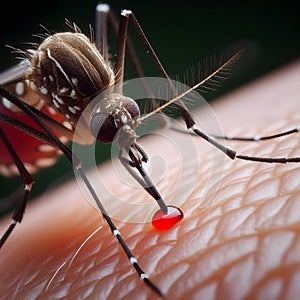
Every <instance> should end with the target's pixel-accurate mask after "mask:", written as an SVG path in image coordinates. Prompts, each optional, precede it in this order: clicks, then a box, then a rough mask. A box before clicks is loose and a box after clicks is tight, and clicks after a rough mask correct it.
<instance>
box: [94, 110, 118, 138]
mask: <svg viewBox="0 0 300 300" xmlns="http://www.w3.org/2000/svg"><path fill="white" fill-rule="evenodd" d="M90 129H91V133H92V135H93V136H94V138H96V139H97V140H98V141H99V142H101V143H104V144H111V143H112V142H113V141H114V138H115V136H116V134H117V132H118V129H117V127H116V125H115V120H114V117H113V116H112V115H110V114H106V113H98V114H95V115H94V116H93V117H92V119H91V122H90Z"/></svg>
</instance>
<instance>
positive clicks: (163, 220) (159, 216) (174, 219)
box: [152, 205, 183, 231]
mask: <svg viewBox="0 0 300 300" xmlns="http://www.w3.org/2000/svg"><path fill="white" fill-rule="evenodd" d="M167 208H168V212H167V213H165V212H163V211H162V210H161V209H160V210H158V211H157V212H156V213H155V214H154V215H153V218H152V226H153V227H154V229H156V230H158V231H166V230H169V229H170V228H172V227H173V226H174V225H176V224H177V223H178V222H179V221H180V220H181V219H182V218H183V212H182V211H181V210H180V209H179V208H178V207H176V206H173V205H169V206H167Z"/></svg>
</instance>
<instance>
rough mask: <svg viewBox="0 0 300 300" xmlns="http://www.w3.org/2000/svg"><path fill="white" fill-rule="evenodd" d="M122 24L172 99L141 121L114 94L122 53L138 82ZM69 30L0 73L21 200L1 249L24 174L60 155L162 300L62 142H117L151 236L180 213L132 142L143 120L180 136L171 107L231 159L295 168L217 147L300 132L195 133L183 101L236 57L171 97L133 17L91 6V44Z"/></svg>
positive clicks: (2, 110) (5, 148)
mask: <svg viewBox="0 0 300 300" xmlns="http://www.w3.org/2000/svg"><path fill="white" fill-rule="evenodd" d="M129 23H131V24H132V25H133V27H134V28H135V30H136V32H137V34H138V36H139V37H140V39H141V41H142V43H143V44H144V47H145V50H146V52H147V53H148V54H149V55H150V57H151V59H152V61H153V63H154V65H155V66H156V68H157V70H158V72H159V73H160V75H161V76H162V78H164V79H166V80H167V82H168V83H169V84H168V88H169V89H170V93H171V94H172V95H173V96H172V98H171V100H169V101H166V102H165V103H163V104H161V103H160V104H159V105H156V107H155V106H154V108H153V109H152V110H151V111H149V112H148V113H147V114H145V115H143V116H142V115H141V113H140V109H139V106H138V105H137V103H136V102H135V101H134V100H133V99H131V98H129V97H126V96H124V95H123V94H122V88H121V86H122V83H123V81H124V63H125V53H126V54H127V55H128V57H129V60H130V61H131V63H132V65H133V67H134V69H135V72H136V74H137V76H138V77H140V78H143V77H144V73H143V71H142V69H141V67H140V64H139V61H138V59H137V56H136V55H135V50H134V47H133V45H132V43H131V41H130V39H129V38H128V37H127V31H128V25H129ZM108 26H111V27H112V28H113V29H114V31H115V32H116V35H117V49H116V59H115V62H114V63H112V62H110V61H109V55H108V47H107V27H108ZM71 27H72V29H73V30H71V32H61V33H56V34H48V36H47V37H46V38H45V39H44V40H43V41H42V43H41V44H40V45H39V46H38V47H37V48H36V49H30V50H28V51H27V52H26V58H24V59H23V60H22V61H21V62H20V63H19V64H18V65H17V66H14V67H13V68H10V69H9V70H7V71H4V72H2V73H1V74H0V84H1V85H0V95H1V96H2V98H1V99H0V100H1V102H0V151H1V156H0V170H1V173H2V174H3V175H6V176H10V175H13V174H16V175H18V176H20V177H21V179H22V181H23V183H24V192H23V197H22V198H21V199H20V201H19V204H18V206H17V208H16V209H15V211H14V213H13V216H12V221H11V223H10V225H9V226H8V228H7V230H6V231H5V232H4V234H3V235H2V237H1V240H0V247H2V246H3V245H4V244H5V241H6V240H7V238H8V237H9V236H10V234H11V233H12V232H13V229H14V228H15V226H16V224H17V223H21V221H22V218H23V214H24V211H25V208H26V204H27V201H28V197H29V195H30V192H31V189H32V186H33V184H34V180H33V177H32V175H31V174H33V173H35V172H37V171H38V170H39V169H40V168H42V167H47V166H49V165H51V164H54V163H55V160H56V157H57V155H58V151H59V152H61V153H62V154H63V155H64V156H65V157H66V159H67V160H68V161H69V162H70V163H71V164H73V166H75V169H76V170H77V172H78V174H79V176H80V177H81V178H82V180H83V182H84V184H85V185H86V187H87V189H88V191H89V193H90V194H91V196H92V197H93V199H94V201H95V202H96V204H97V206H98V208H99V210H100V212H101V214H102V216H103V218H104V219H105V221H106V222H107V223H108V226H109V228H110V230H111V232H112V234H113V235H114V236H115V238H116V239H117V240H118V242H119V244H120V246H121V247H122V249H123V250H124V252H125V254H126V255H127V257H128V259H129V261H130V263H131V264H132V266H133V267H134V269H135V270H136V272H137V274H138V276H139V277H140V278H141V279H142V280H143V282H144V283H145V284H146V285H147V286H148V287H149V288H150V289H151V290H152V291H154V292H155V293H156V294H158V295H160V296H163V293H162V291H161V290H160V288H159V287H158V286H157V285H156V284H155V283H153V282H152V281H151V280H150V279H149V277H148V276H147V275H146V273H145V272H144V271H143V269H142V267H141V266H140V265H139V263H138V261H137V259H136V258H135V256H134V255H133V253H132V252H131V250H130V249H129V247H128V246H127V244H126V242H125V240H124V239H123V237H122V236H121V233H120V232H119V230H118V229H117V227H116V226H115V225H114V222H113V221H112V219H111V217H110V216H109V215H108V213H107V211H106V210H105V207H104V206H103V204H102V202H101V201H100V199H99V197H98V195H97V193H96V192H95V190H94V188H93V186H92V184H91V182H90V181H89V179H88V177H87V175H86V172H85V170H84V166H83V165H82V162H81V161H80V159H79V158H78V157H77V156H76V155H75V154H74V153H73V152H72V150H71V149H70V148H69V147H68V146H67V142H68V141H73V142H76V143H79V144H89V143H91V142H93V141H94V140H97V141H99V142H101V143H112V142H113V141H114V140H117V142H118V145H119V155H118V158H119V160H120V162H121V164H122V165H123V166H124V167H125V168H126V170H127V171H128V172H129V173H130V175H131V176H132V177H133V178H134V179H135V180H136V181H137V182H138V183H139V184H140V185H141V186H142V187H143V188H144V190H145V191H146V192H147V193H148V194H149V195H150V196H151V197H152V198H153V199H154V200H155V201H156V202H157V204H158V206H159V210H158V211H157V212H156V213H155V214H154V216H153V222H152V223H153V226H154V227H155V228H156V229H164V230H167V229H169V228H171V227H172V226H175V225H176V224H177V223H178V222H179V221H180V220H181V219H182V218H183V213H182V211H181V210H180V209H179V208H178V207H176V206H172V205H166V203H165V200H164V198H163V196H162V195H161V194H160V192H159V191H158V189H157V188H156V186H155V185H154V184H153V182H152V180H151V177H150V176H149V175H148V173H147V172H146V170H145V168H144V166H143V165H144V163H146V162H148V156H147V154H146V152H145V150H144V149H143V148H142V147H141V146H140V145H139V144H138V143H137V138H138V137H137V135H136V129H137V128H138V127H139V125H140V124H141V123H142V122H143V121H144V120H146V119H147V118H149V117H151V116H153V115H159V116H160V117H161V120H162V122H161V123H162V124H163V125H167V126H169V127H170V128H171V129H173V130H177V131H182V130H179V129H178V128H176V127H174V126H173V125H172V124H169V123H167V122H166V121H165V118H164V116H165V114H164V112H163V109H165V108H167V107H169V106H170V105H173V106H175V108H176V109H177V110H178V111H179V113H180V114H181V116H182V118H183V121H184V123H185V124H186V127H187V130H186V131H184V132H185V133H190V134H193V135H196V136H198V137H200V138H201V139H204V140H206V141H207V142H208V143H210V144H211V145H213V146H214V147H216V148H218V149H219V150H220V151H222V152H223V153H224V154H225V155H226V156H228V157H229V158H230V159H232V160H234V159H240V160H247V161H257V162H263V163H299V162H300V157H291V158H287V157H273V158H268V157H256V156H246V155H240V154H238V153H237V152H236V151H234V150H233V149H230V148H228V147H226V146H224V145H223V144H221V143H219V142H218V141H217V140H218V139H230V140H243V141H259V140H267V139H274V138H277V137H280V136H284V135H289V134H292V133H295V132H298V131H299V128H294V129H292V130H288V131H285V132H281V133H278V134H275V135H270V136H262V137H260V136H256V137H249V138H248V137H246V138H244V137H229V136H216V135H210V134H207V133H205V132H203V131H201V130H200V129H199V128H198V127H197V125H196V122H195V121H194V119H193V117H192V115H191V114H190V112H189V110H188V109H187V107H186V105H185V104H184V102H183V101H182V99H183V98H184V97H185V96H186V95H188V94H189V93H191V92H192V91H194V90H197V89H199V88H200V87H201V88H202V87H204V88H205V87H207V88H209V87H210V86H214V85H215V84H216V83H217V82H218V81H219V80H220V79H222V77H223V76H225V75H226V74H227V71H228V70H229V69H230V67H231V66H232V65H233V64H234V63H235V62H236V61H237V60H238V59H239V57H240V56H241V50H237V51H235V52H234V53H233V54H232V55H230V56H228V57H223V58H222V59H221V60H220V62H219V63H218V64H217V65H215V66H214V68H213V69H212V70H210V72H209V73H208V74H205V76H203V78H199V80H198V79H197V82H196V83H195V84H194V85H193V86H192V87H191V88H189V89H187V90H186V91H184V92H181V93H178V92H177V91H176V86H174V85H173V84H172V82H171V80H170V77H169V76H168V74H167V72H166V70H165V69H164V67H163V65H162V64H161V62H160V60H159V58H158V56H157V55H156V53H155V51H154V49H153V48H152V46H151V44H150V42H149V41H148V38H147V37H146V35H145V33H144V31H143V30H142V28H141V26H140V23H139V22H138V20H137V18H136V17H135V15H134V13H133V12H132V11H130V10H122V11H121V13H120V19H119V22H118V21H117V18H116V16H115V15H114V13H113V12H112V11H111V10H110V7H109V6H108V5H107V4H99V5H97V8H96V26H95V33H94V36H95V39H93V35H92V37H91V39H89V38H88V37H87V36H85V35H84V34H83V33H82V32H81V31H80V30H79V28H78V27H77V26H76V25H72V26H71ZM143 88H144V89H145V90H146V91H147V93H148V95H149V98H150V100H149V101H151V102H152V103H155V99H151V92H149V90H148V87H147V84H146V83H145V84H144V87H143ZM106 90H110V92H109V93H107V94H105V97H103V98H102V99H101V101H99V103H97V105H96V107H94V108H93V109H92V110H91V111H89V114H88V115H87V116H85V118H84V120H85V122H82V123H80V124H78V123H79V122H81V121H80V117H81V116H82V113H83V111H85V109H86V107H87V106H88V105H89V103H90V102H92V100H93V99H95V97H96V96H97V95H99V94H101V93H103V92H105V91H106ZM78 126H80V128H81V135H80V136H79V137H78V136H76V138H75V135H74V131H75V128H76V127H78ZM21 139H22V140H24V141H25V140H26V142H27V145H28V146H26V147H20V143H18V140H21ZM25 149H26V151H25ZM34 149H38V150H34ZM14 166H15V167H14Z"/></svg>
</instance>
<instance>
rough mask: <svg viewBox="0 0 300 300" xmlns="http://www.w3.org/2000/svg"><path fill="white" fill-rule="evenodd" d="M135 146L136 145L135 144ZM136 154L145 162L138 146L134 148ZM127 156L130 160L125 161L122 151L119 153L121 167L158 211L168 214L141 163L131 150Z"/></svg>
mask: <svg viewBox="0 0 300 300" xmlns="http://www.w3.org/2000/svg"><path fill="white" fill-rule="evenodd" d="M135 146H136V144H135ZM135 148H136V150H137V151H138V152H140V154H141V155H142V157H143V158H142V161H147V160H145V156H144V155H143V153H144V152H143V150H142V148H141V147H140V146H138V147H135ZM140 150H141V151H142V152H141V151H140ZM128 155H129V157H130V159H127V158H126V157H124V156H123V151H122V149H121V150H120V152H119V159H120V162H121V163H122V165H123V166H124V167H125V169H126V170H127V171H128V173H129V174H130V175H131V176H132V177H133V178H134V179H135V180H136V181H137V182H138V183H139V184H140V185H141V186H142V187H143V188H144V189H145V191H146V192H147V193H149V194H150V195H151V196H152V197H153V198H154V199H155V201H156V202H157V204H158V205H159V207H160V209H161V210H162V211H163V212H164V213H168V208H167V205H166V204H165V202H164V200H163V198H162V197H161V195H160V193H159V192H158V190H157V188H156V187H155V185H154V183H153V182H152V180H151V178H150V176H149V175H148V173H147V172H146V171H145V169H144V168H143V166H142V163H141V161H140V160H139V159H138V158H137V157H136V155H135V154H134V153H133V152H132V150H129V151H128ZM132 168H136V169H137V171H138V172H139V173H140V176H141V177H139V176H138V174H137V173H136V172H135V171H134V170H133V169H132Z"/></svg>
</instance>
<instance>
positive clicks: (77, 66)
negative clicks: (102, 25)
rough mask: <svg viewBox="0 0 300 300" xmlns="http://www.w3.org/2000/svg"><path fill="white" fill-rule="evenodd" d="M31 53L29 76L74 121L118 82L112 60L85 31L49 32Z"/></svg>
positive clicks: (40, 90)
mask: <svg viewBox="0 0 300 300" xmlns="http://www.w3.org/2000/svg"><path fill="white" fill-rule="evenodd" d="M29 53H30V56H31V66H32V71H31V72H30V74H29V75H28V78H29V79H30V81H32V82H33V83H34V85H35V86H36V88H37V89H38V90H39V92H40V93H42V94H43V95H45V96H46V97H47V98H48V99H49V101H50V103H52V104H53V105H54V107H55V108H56V109H57V110H58V111H59V112H61V113H62V114H63V115H65V116H66V118H67V119H68V120H69V121H70V123H71V124H73V125H75V124H76V123H77V121H78V119H79V117H80V116H81V113H82V111H83V110H84V109H85V107H86V106H87V105H88V104H89V102H90V101H91V100H92V99H93V98H94V97H95V96H96V95H98V94H100V93H101V92H102V91H104V90H106V89H107V88H109V87H110V86H112V85H113V84H114V83H115V76H114V72H113V70H112V68H111V66H110V64H109V63H107V62H106V61H105V60H104V58H103V57H102V55H101V54H100V53H99V51H98V50H97V48H96V47H95V45H94V44H93V43H92V42H91V41H90V40H89V39H88V37H86V36H85V35H84V34H82V33H79V32H63V33H57V34H54V35H50V36H48V37H47V38H46V39H45V40H44V41H43V42H42V43H41V45H40V46H39V47H38V49H37V50H31V51H29Z"/></svg>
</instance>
